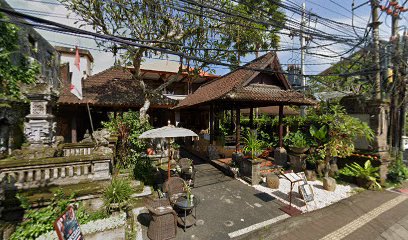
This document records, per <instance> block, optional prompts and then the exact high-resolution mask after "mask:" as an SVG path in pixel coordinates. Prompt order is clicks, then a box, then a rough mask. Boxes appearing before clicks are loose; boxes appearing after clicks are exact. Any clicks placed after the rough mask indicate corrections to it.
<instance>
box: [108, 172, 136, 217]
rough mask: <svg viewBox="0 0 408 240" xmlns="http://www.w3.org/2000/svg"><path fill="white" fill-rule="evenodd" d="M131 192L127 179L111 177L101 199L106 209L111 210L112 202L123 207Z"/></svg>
mask: <svg viewBox="0 0 408 240" xmlns="http://www.w3.org/2000/svg"><path fill="white" fill-rule="evenodd" d="M133 192H134V191H133V188H132V186H131V185H130V181H129V180H127V179H120V178H113V179H112V181H111V184H110V185H109V186H108V187H106V188H105V191H104V193H103V200H104V203H105V206H106V208H107V210H111V205H112V204H117V205H118V207H119V208H120V209H123V208H125V207H126V204H127V201H128V200H129V199H130V196H131V195H132V194H133Z"/></svg>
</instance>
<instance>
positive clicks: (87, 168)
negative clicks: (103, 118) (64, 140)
mask: <svg viewBox="0 0 408 240" xmlns="http://www.w3.org/2000/svg"><path fill="white" fill-rule="evenodd" d="M111 163H112V157H111V156H103V155H88V156H86V155H83V156H70V157H56V158H45V159H34V160H19V161H16V160H15V159H8V160H2V161H0V180H1V183H2V184H4V188H5V189H6V190H7V189H10V190H11V189H30V188H38V187H45V186H51V185H70V184H77V183H81V182H89V181H95V180H108V179H110V178H111V168H112V166H111Z"/></svg>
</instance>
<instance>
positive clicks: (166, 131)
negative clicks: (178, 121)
mask: <svg viewBox="0 0 408 240" xmlns="http://www.w3.org/2000/svg"><path fill="white" fill-rule="evenodd" d="M176 137H198V135H197V134H196V133H195V132H193V131H191V130H190V129H187V128H181V127H174V126H165V127H161V128H155V129H152V130H149V131H146V132H144V133H142V134H140V136H139V138H140V139H143V138H166V139H167V142H168V144H169V145H170V138H176ZM168 151H169V153H168V156H169V161H168V163H167V178H168V179H170V160H171V159H170V147H169V148H168Z"/></svg>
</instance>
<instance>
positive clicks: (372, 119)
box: [340, 96, 389, 160]
mask: <svg viewBox="0 0 408 240" xmlns="http://www.w3.org/2000/svg"><path fill="white" fill-rule="evenodd" d="M340 104H341V105H342V106H344V107H345V108H346V111H347V113H348V114H350V115H352V116H355V117H357V118H359V119H360V120H362V121H365V122H367V123H368V125H369V126H370V127H371V129H372V130H373V131H374V133H375V137H374V142H373V143H371V145H368V144H367V143H363V142H360V143H359V144H360V145H358V144H357V146H358V147H367V149H368V150H373V151H377V152H378V154H379V155H380V156H381V158H382V159H385V160H388V159H389V154H388V151H389V146H388V141H387V136H388V118H387V116H388V112H389V104H388V103H386V102H378V101H372V100H365V99H364V98H363V97H361V96H350V97H344V98H342V99H341V101H340ZM364 145H365V146H364Z"/></svg>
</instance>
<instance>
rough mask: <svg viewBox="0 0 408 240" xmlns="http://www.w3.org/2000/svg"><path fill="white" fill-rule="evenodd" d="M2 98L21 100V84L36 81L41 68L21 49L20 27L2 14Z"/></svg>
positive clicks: (0, 52) (0, 78)
mask: <svg viewBox="0 0 408 240" xmlns="http://www.w3.org/2000/svg"><path fill="white" fill-rule="evenodd" d="M0 32H1V34H0V99H6V100H19V99H21V98H22V97H23V96H22V94H21V85H22V84H30V83H34V82H35V81H36V77H37V76H38V74H39V71H40V68H39V66H38V64H37V63H36V62H35V60H30V59H29V58H28V57H27V56H25V55H23V54H22V53H21V52H20V51H19V46H18V45H17V44H18V42H19V41H18V28H17V27H16V26H15V25H14V24H11V23H7V18H6V17H5V16H4V15H2V14H0Z"/></svg>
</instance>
